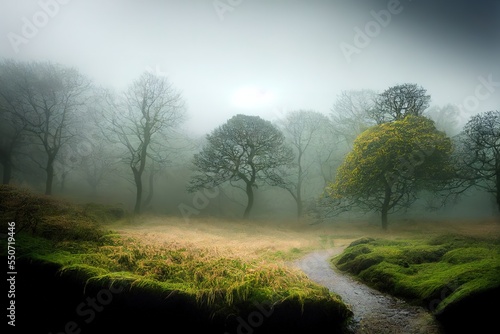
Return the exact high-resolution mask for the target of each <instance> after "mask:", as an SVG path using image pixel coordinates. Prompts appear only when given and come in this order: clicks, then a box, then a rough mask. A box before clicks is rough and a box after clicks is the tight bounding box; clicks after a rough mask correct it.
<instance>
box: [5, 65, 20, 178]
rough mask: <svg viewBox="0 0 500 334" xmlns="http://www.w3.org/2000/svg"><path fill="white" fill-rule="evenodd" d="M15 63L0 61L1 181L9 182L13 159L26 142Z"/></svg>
mask: <svg viewBox="0 0 500 334" xmlns="http://www.w3.org/2000/svg"><path fill="white" fill-rule="evenodd" d="M16 68H17V64H15V63H14V62H12V61H2V62H1V63H0V164H1V165H2V169H3V176H2V183H3V184H9V183H10V181H11V178H12V171H13V167H14V166H13V164H14V163H13V160H14V158H15V155H16V154H18V153H19V149H20V148H21V146H23V144H25V142H26V136H25V130H26V122H24V121H23V118H22V117H21V116H22V115H21V114H18V112H21V106H20V105H19V101H18V99H16V92H15V90H16V87H15V85H14V83H15V78H16V76H17V74H16Z"/></svg>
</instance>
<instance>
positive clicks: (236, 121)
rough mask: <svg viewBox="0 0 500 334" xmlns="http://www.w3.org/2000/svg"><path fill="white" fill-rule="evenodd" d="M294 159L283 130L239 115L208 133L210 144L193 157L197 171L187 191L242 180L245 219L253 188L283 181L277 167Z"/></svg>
mask: <svg viewBox="0 0 500 334" xmlns="http://www.w3.org/2000/svg"><path fill="white" fill-rule="evenodd" d="M292 160H293V153H292V150H291V149H290V148H288V147H287V146H286V145H285V137H284V136H283V134H282V133H281V131H279V130H278V129H277V128H276V127H274V126H273V125H272V124H271V123H270V122H269V121H266V120H263V119H262V118H260V117H258V116H247V115H241V114H239V115H236V116H233V117H232V118H231V119H229V120H228V121H227V122H226V123H225V124H223V125H222V126H220V127H218V128H217V129H215V130H214V131H213V132H212V133H211V134H209V135H207V144H206V145H205V146H204V148H203V149H202V151H201V152H200V153H198V154H195V156H194V159H193V164H194V166H195V168H196V173H197V174H196V175H195V176H194V177H193V178H192V180H191V181H190V184H189V186H188V190H189V191H190V192H194V191H196V190H199V189H211V188H215V187H217V186H219V185H221V184H223V183H225V182H230V183H231V185H235V184H237V183H238V182H239V181H242V182H243V184H244V190H245V192H246V195H247V205H246V208H245V211H244V214H243V218H248V216H249V215H250V211H251V210H252V207H253V203H254V188H255V187H257V185H258V183H259V182H265V183H269V184H272V185H279V184H281V183H283V182H284V180H283V179H282V177H281V176H280V174H279V172H278V168H279V167H281V166H283V165H287V164H290V163H291V162H292Z"/></svg>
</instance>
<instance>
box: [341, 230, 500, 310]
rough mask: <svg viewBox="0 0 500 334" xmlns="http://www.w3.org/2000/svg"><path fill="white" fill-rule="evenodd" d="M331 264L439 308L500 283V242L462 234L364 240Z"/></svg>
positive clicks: (368, 282) (435, 308) (408, 298)
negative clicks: (407, 238)
mask: <svg viewBox="0 0 500 334" xmlns="http://www.w3.org/2000/svg"><path fill="white" fill-rule="evenodd" d="M332 263H333V264H335V265H336V266H337V267H338V268H339V269H341V270H344V271H348V272H350V273H351V274H353V275H355V276H357V277H358V278H359V279H361V280H362V281H364V282H366V283H367V284H369V285H371V286H373V287H375V288H377V289H379V290H382V291H385V292H388V293H391V294H394V295H396V296H399V297H403V298H406V299H407V300H409V301H411V302H413V303H416V304H419V305H423V306H425V307H427V308H429V309H431V310H433V311H435V312H442V311H443V309H444V308H446V307H447V306H448V305H450V304H452V303H456V302H459V301H460V300H462V299H464V298H468V297H470V296H471V295H475V294H478V293H482V292H484V291H488V290H492V289H495V288H498V287H500V243H499V242H498V240H496V239H486V238H483V239H480V238H476V237H467V236H459V235H441V236H437V237H433V238H431V239H415V240H413V239H412V240H397V241H394V240H390V241H389V240H383V239H377V240H366V239H362V240H360V242H354V243H352V244H351V245H350V246H349V247H348V248H346V250H345V251H344V253H343V254H342V255H341V256H340V257H337V258H334V259H332Z"/></svg>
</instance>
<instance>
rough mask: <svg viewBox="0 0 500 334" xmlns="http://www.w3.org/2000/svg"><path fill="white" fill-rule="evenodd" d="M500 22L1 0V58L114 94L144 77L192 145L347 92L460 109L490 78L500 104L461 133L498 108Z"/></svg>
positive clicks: (475, 8) (220, 0)
mask: <svg viewBox="0 0 500 334" xmlns="http://www.w3.org/2000/svg"><path fill="white" fill-rule="evenodd" d="M388 10H391V11H389V13H390V16H389V17H387V16H385V15H384V14H383V13H382V12H381V11H386V12H387V11H388ZM44 13H47V14H44ZM374 13H375V14H374ZM499 16H500V3H499V2H498V1H495V0H482V1H473V0H460V1H432V0H420V1H410V0H401V1H387V0H383V1H382V0H381V1H340V0H334V1H326V0H314V1H300V0H292V1H283V0H272V1H264V0H238V1H229V0H213V1H212V0H206V1H200V0H190V1H182V0H169V1H155V0H152V1H144V2H139V1H132V0H127V1H118V0H110V1H104V2H103V1H97V0H90V1H79V0H71V1H67V0H65V1H62V0H58V1H56V0H40V1H28V0H22V1H3V2H2V4H0V36H1V39H0V50H2V51H1V55H2V57H5V58H14V59H17V60H22V61H25V60H50V61H53V62H58V63H62V64H64V65H68V66H75V67H76V68H78V69H79V70H80V71H81V72H82V73H83V74H85V75H88V76H89V77H90V78H92V79H93V80H95V82H96V83H98V84H103V85H106V86H109V87H113V88H115V89H118V90H120V89H123V88H125V87H127V86H128V85H129V84H130V83H131V82H132V81H133V80H134V79H136V78H137V77H138V76H139V75H140V74H141V73H142V72H143V71H145V70H150V71H153V72H155V73H158V74H162V75H163V74H165V75H167V76H168V78H169V79H170V80H171V81H172V82H173V83H174V84H175V86H176V87H178V88H179V89H180V90H181V91H182V92H183V96H184V97H185V100H186V102H187V106H188V115H189V120H188V122H186V123H185V124H184V126H185V127H186V128H187V129H188V131H190V132H191V133H193V134H195V135H204V134H205V133H208V132H210V131H211V130H212V129H213V128H215V127H216V126H218V125H220V124H222V123H223V122H225V121H226V120H227V119H228V118H230V116H232V115H235V114H237V113H245V114H251V115H259V116H261V117H263V118H264V119H269V120H272V119H277V118H279V117H281V116H282V115H283V114H284V113H285V112H286V111H289V110H295V109H313V110H317V111H319V112H321V113H324V114H328V113H329V112H330V109H331V108H332V105H333V103H334V101H335V98H336V96H337V95H338V94H339V93H340V92H341V91H342V90H349V89H373V90H375V91H382V90H384V89H386V88H387V87H389V86H392V85H395V84H398V83H402V82H414V83H417V84H419V85H422V86H423V87H424V88H426V89H427V90H428V93H429V94H430V95H431V96H432V104H436V105H443V104H447V103H454V104H463V103H464V100H465V99H466V98H467V97H468V96H470V95H474V94H475V90H476V87H477V86H478V85H479V84H481V81H480V79H478V78H480V77H481V78H484V79H486V80H487V78H488V77H489V76H491V77H492V81H494V82H496V86H495V87H494V88H495V89H496V92H495V94H492V96H489V97H488V98H487V99H481V100H480V104H479V105H475V104H474V103H472V104H471V107H470V108H464V111H465V113H466V114H465V115H461V117H460V118H461V121H462V123H464V122H465V121H466V120H467V119H468V118H469V116H470V115H472V114H475V113H477V112H480V111H484V110H492V109H496V108H498V105H499V98H500V97H499V96H500V94H498V89H499V87H498V85H500V84H498V82H500V67H499V66H500V65H499V63H498V59H499V57H500V43H498V41H499V40H500V20H499ZM377 18H378V21H377ZM378 22H381V24H380V23H378ZM33 25H34V26H33ZM358 29H359V30H358ZM366 29H368V34H369V35H368V38H363V37H359V31H363V32H366V31H367V30H366ZM13 34H15V35H13ZM370 36H371V37H370ZM342 43H345V44H344V45H343V44H342ZM346 44H349V45H351V46H352V47H355V48H356V49H357V51H356V53H351V51H352V50H353V49H346ZM342 45H343V48H344V51H343V49H342ZM345 50H350V51H349V52H346V51H345ZM493 95H494V96H493Z"/></svg>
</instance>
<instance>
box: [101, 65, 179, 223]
mask: <svg viewBox="0 0 500 334" xmlns="http://www.w3.org/2000/svg"><path fill="white" fill-rule="evenodd" d="M106 98H107V102H108V106H110V107H111V108H110V109H111V110H108V111H110V112H107V113H104V114H105V116H104V117H106V122H105V124H104V125H102V126H101V127H102V130H103V131H102V132H103V135H104V136H105V137H106V139H107V140H109V141H110V142H112V143H118V144H120V145H121V146H122V147H123V148H124V149H125V150H124V153H123V155H122V157H123V159H122V160H123V161H124V162H126V163H127V164H128V166H129V167H130V169H131V171H132V175H133V180H134V184H135V188H136V199H135V206H134V213H136V214H138V213H141V208H142V205H143V198H142V197H143V180H142V177H143V173H144V171H145V169H146V165H147V163H148V161H156V162H163V160H165V159H166V156H167V155H168V152H167V151H168V143H169V141H170V137H169V135H170V133H169V131H173V129H174V128H175V127H176V126H178V125H179V124H180V123H181V122H182V121H183V120H184V115H185V109H184V101H183V99H182V97H181V94H180V93H178V92H177V91H176V90H175V89H174V87H173V85H172V83H170V82H169V81H168V80H167V79H166V78H164V77H160V76H156V75H154V74H152V73H149V72H145V73H144V74H142V75H141V76H140V77H139V78H138V79H137V80H136V81H134V82H133V83H132V84H131V85H130V86H129V88H128V89H127V90H126V92H125V93H124V94H123V95H122V96H120V98H119V99H118V101H115V100H113V99H112V97H110V96H106Z"/></svg>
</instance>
